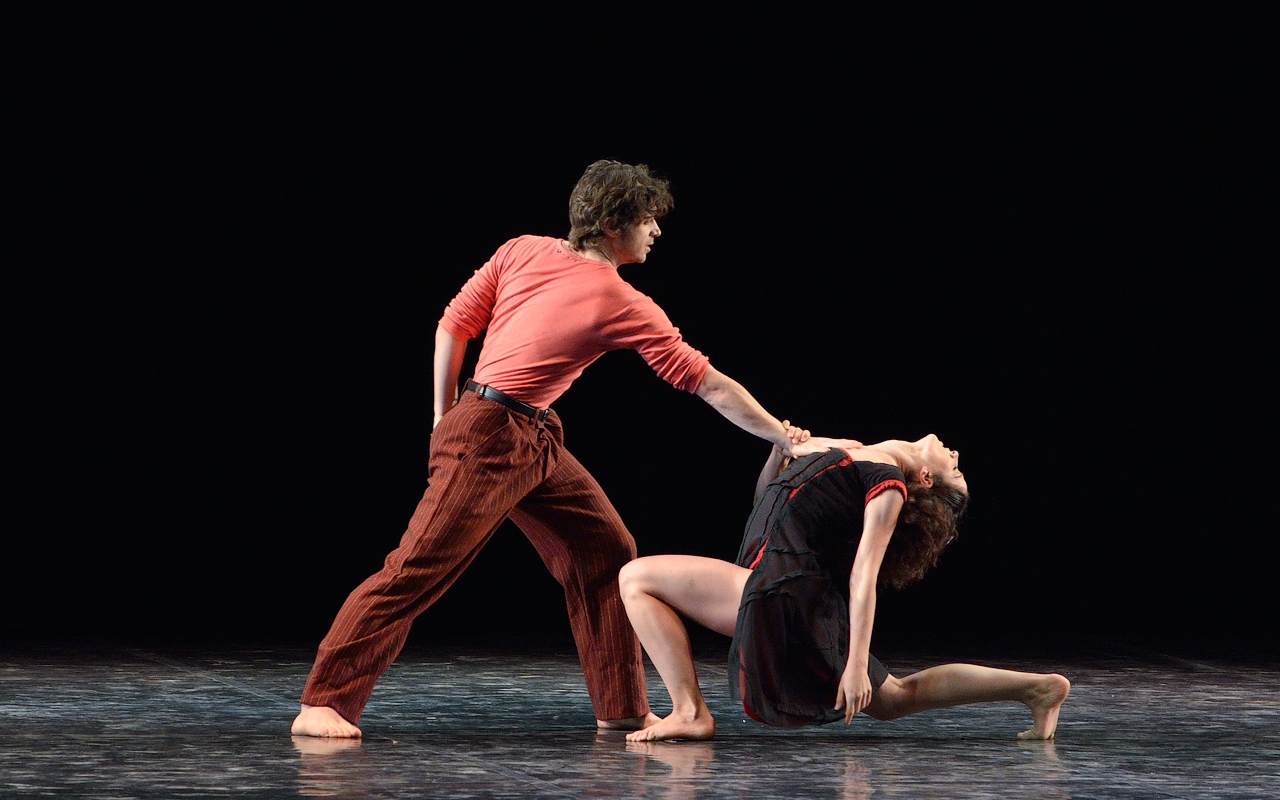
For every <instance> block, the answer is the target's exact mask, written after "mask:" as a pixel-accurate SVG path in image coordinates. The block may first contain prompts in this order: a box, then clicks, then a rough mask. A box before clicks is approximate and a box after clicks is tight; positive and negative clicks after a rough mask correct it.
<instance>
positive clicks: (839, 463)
mask: <svg viewBox="0 0 1280 800" xmlns="http://www.w3.org/2000/svg"><path fill="white" fill-rule="evenodd" d="M852 463H853V458H852V457H851V456H845V457H844V458H842V459H840V460H839V461H837V462H836V463H834V464H828V465H827V466H825V467H823V468H822V469H820V470H818V471H817V472H815V473H813V474H812V475H810V476H809V477H807V478H805V479H804V483H801V484H800V485H799V486H797V487H796V488H794V489H792V490H791V491H790V492H788V493H787V499H788V500H790V499H791V498H793V497H795V496H796V492H798V491H800V489H801V487H803V486H804V484H805V483H808V482H809V481H811V480H813V479H814V478H816V477H818V476H819V475H821V474H822V473H824V472H826V471H827V470H829V469H835V468H836V467H847V466H849V465H850V464H852Z"/></svg>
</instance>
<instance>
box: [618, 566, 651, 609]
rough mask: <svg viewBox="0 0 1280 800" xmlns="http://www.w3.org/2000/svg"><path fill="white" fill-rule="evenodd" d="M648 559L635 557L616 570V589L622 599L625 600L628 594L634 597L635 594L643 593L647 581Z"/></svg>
mask: <svg viewBox="0 0 1280 800" xmlns="http://www.w3.org/2000/svg"><path fill="white" fill-rule="evenodd" d="M648 561H649V559H648V558H647V557H646V558H637V559H636V560H634V561H628V562H627V563H626V564H623V565H622V569H621V570H619V571H618V591H619V592H620V593H621V594H622V599H623V600H626V599H627V597H628V596H632V597H634V596H635V595H637V594H643V593H645V586H646V585H647V583H648V575H649V567H650V565H649V564H648V563H646V562H648Z"/></svg>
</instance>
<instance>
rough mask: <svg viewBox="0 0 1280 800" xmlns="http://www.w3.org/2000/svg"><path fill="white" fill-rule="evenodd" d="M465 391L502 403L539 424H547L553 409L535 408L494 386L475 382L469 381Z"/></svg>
mask: <svg viewBox="0 0 1280 800" xmlns="http://www.w3.org/2000/svg"><path fill="white" fill-rule="evenodd" d="M464 391H468V392H475V393H476V394H477V395H479V396H480V397H483V398H484V399H486V400H492V401H493V402H495V403H501V404H502V405H504V406H506V407H507V408H509V409H511V410H512V411H514V412H516V413H517V414H524V415H525V416H526V417H528V418H529V419H533V420H537V421H538V422H546V421H547V415H548V414H550V413H551V409H549V408H541V409H540V408H534V407H533V406H531V405H529V404H528V403H525V402H521V401H520V400H517V399H515V398H514V397H512V396H511V395H509V394H503V393H502V392H500V391H498V390H497V389H495V388H493V387H492V386H485V385H484V384H481V383H476V382H475V381H467V383H466V385H465V387H464Z"/></svg>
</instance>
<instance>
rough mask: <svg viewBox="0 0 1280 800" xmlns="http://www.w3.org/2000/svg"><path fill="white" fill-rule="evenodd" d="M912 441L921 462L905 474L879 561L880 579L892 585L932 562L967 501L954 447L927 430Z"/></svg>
mask: <svg viewBox="0 0 1280 800" xmlns="http://www.w3.org/2000/svg"><path fill="white" fill-rule="evenodd" d="M916 444H917V445H918V446H920V448H921V454H922V456H923V461H924V463H923V465H922V467H921V468H920V469H919V470H913V471H912V472H911V474H909V475H907V500H906V502H905V503H904V504H903V506H902V511H900V512H899V513H898V524H897V526H896V527H895V528H894V530H893V536H891V537H890V538H889V545H888V547H887V548H885V552H884V561H882V562H881V564H880V583H881V584H884V585H887V586H892V587H893V588H895V589H901V588H902V587H903V586H907V585H908V584H912V583H915V582H916V581H918V580H920V579H921V578H923V577H924V574H925V573H926V572H928V571H929V569H930V568H931V567H932V566H933V565H934V564H937V563H938V558H939V557H941V555H942V551H943V549H945V548H946V546H947V545H948V544H950V543H951V541H952V540H953V539H955V538H956V534H957V531H956V526H957V525H958V524H959V522H960V517H961V516H963V515H964V512H965V509H966V508H968V507H969V484H968V482H967V481H966V480H965V477H964V473H963V472H961V471H960V468H959V453H957V452H956V451H954V450H947V449H946V448H945V447H944V446H943V444H942V442H940V441H938V437H936V436H934V435H933V434H929V436H926V437H925V438H923V439H921V440H920V441H919V442H917V443H916Z"/></svg>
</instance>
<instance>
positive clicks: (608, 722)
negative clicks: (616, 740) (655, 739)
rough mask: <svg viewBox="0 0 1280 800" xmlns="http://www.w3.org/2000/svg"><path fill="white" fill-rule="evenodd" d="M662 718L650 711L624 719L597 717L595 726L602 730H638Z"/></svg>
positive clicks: (656, 722) (654, 723)
mask: <svg viewBox="0 0 1280 800" xmlns="http://www.w3.org/2000/svg"><path fill="white" fill-rule="evenodd" d="M659 722H662V718H661V717H659V716H658V715H657V714H654V713H653V712H650V713H648V714H645V715H644V716H643V717H627V718H626V719H598V720H596V727H597V728H599V729H600V730H602V731H638V730H643V729H645V728H647V727H649V726H650V725H657V724H658V723H659Z"/></svg>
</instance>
